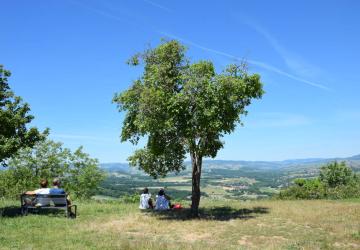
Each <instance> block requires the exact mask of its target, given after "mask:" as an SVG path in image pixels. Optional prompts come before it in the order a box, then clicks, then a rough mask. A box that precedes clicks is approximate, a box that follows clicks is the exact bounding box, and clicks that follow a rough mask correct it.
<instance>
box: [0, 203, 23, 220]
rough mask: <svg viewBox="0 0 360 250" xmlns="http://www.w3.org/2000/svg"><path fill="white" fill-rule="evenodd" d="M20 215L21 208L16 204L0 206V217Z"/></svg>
mask: <svg viewBox="0 0 360 250" xmlns="http://www.w3.org/2000/svg"><path fill="white" fill-rule="evenodd" d="M18 216H21V209H20V208H19V207H16V206H9V207H1V208H0V217H9V218H13V217H18Z"/></svg>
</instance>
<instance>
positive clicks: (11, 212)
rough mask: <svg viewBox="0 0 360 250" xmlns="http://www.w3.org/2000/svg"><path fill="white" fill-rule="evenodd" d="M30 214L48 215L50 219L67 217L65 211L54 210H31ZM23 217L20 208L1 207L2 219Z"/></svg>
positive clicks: (0, 216) (0, 214) (0, 215)
mask: <svg viewBox="0 0 360 250" xmlns="http://www.w3.org/2000/svg"><path fill="white" fill-rule="evenodd" d="M30 214H38V215H46V216H50V217H58V216H65V212H64V211H62V210H61V211H60V210H54V209H29V215H30ZM20 216H22V214H21V208H20V207H18V206H8V207H0V218H16V217H20Z"/></svg>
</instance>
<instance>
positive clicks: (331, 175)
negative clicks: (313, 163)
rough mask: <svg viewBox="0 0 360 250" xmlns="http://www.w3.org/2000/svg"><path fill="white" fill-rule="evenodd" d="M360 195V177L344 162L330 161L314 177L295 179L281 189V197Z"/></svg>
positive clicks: (335, 197) (332, 197)
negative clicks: (317, 175)
mask: <svg viewBox="0 0 360 250" xmlns="http://www.w3.org/2000/svg"><path fill="white" fill-rule="evenodd" d="M359 197H360V177H359V176H358V175H356V174H355V173H353V171H352V170H351V168H349V167H347V166H346V164H345V163H344V162H342V163H337V162H333V163H329V164H327V165H325V166H323V167H321V170H320V176H319V177H318V178H313V179H295V180H294V185H292V186H291V187H288V188H286V189H284V190H281V191H280V193H279V195H278V198H279V199H324V198H327V199H347V198H359Z"/></svg>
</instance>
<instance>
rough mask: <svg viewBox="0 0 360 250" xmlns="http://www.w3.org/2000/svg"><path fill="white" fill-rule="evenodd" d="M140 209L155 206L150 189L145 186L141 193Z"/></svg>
mask: <svg viewBox="0 0 360 250" xmlns="http://www.w3.org/2000/svg"><path fill="white" fill-rule="evenodd" d="M139 208H140V209H149V208H153V204H152V200H151V194H150V193H149V190H148V189H147V188H144V191H143V193H142V194H141V195H140V205H139Z"/></svg>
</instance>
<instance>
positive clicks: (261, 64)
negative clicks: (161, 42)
mask: <svg viewBox="0 0 360 250" xmlns="http://www.w3.org/2000/svg"><path fill="white" fill-rule="evenodd" d="M158 33H160V34H162V35H165V36H168V37H171V38H174V39H177V40H180V41H183V42H184V43H187V44H190V45H192V46H194V47H197V48H199V49H202V50H205V51H208V52H212V53H215V54H218V55H222V56H225V57H228V58H230V59H233V60H237V61H241V60H242V58H239V57H236V56H234V55H232V54H229V53H226V52H223V51H220V50H215V49H212V48H208V47H205V46H202V45H200V44H197V43H194V42H192V41H189V40H186V39H183V38H181V37H178V36H175V35H172V34H169V33H166V32H161V31H158ZM247 62H248V63H250V64H252V65H254V66H258V67H260V68H263V69H265V70H268V71H271V72H273V73H276V74H279V75H282V76H286V77H288V78H290V79H293V80H296V81H298V82H302V83H305V84H308V85H310V86H313V87H316V88H319V89H323V90H327V91H330V90H331V89H330V88H328V87H326V86H324V85H323V84H320V83H316V82H313V81H309V80H306V79H303V78H301V77H298V76H295V75H292V74H290V73H287V72H285V71H283V70H281V69H279V68H276V67H274V66H272V65H270V64H267V63H264V62H261V61H256V60H247Z"/></svg>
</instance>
